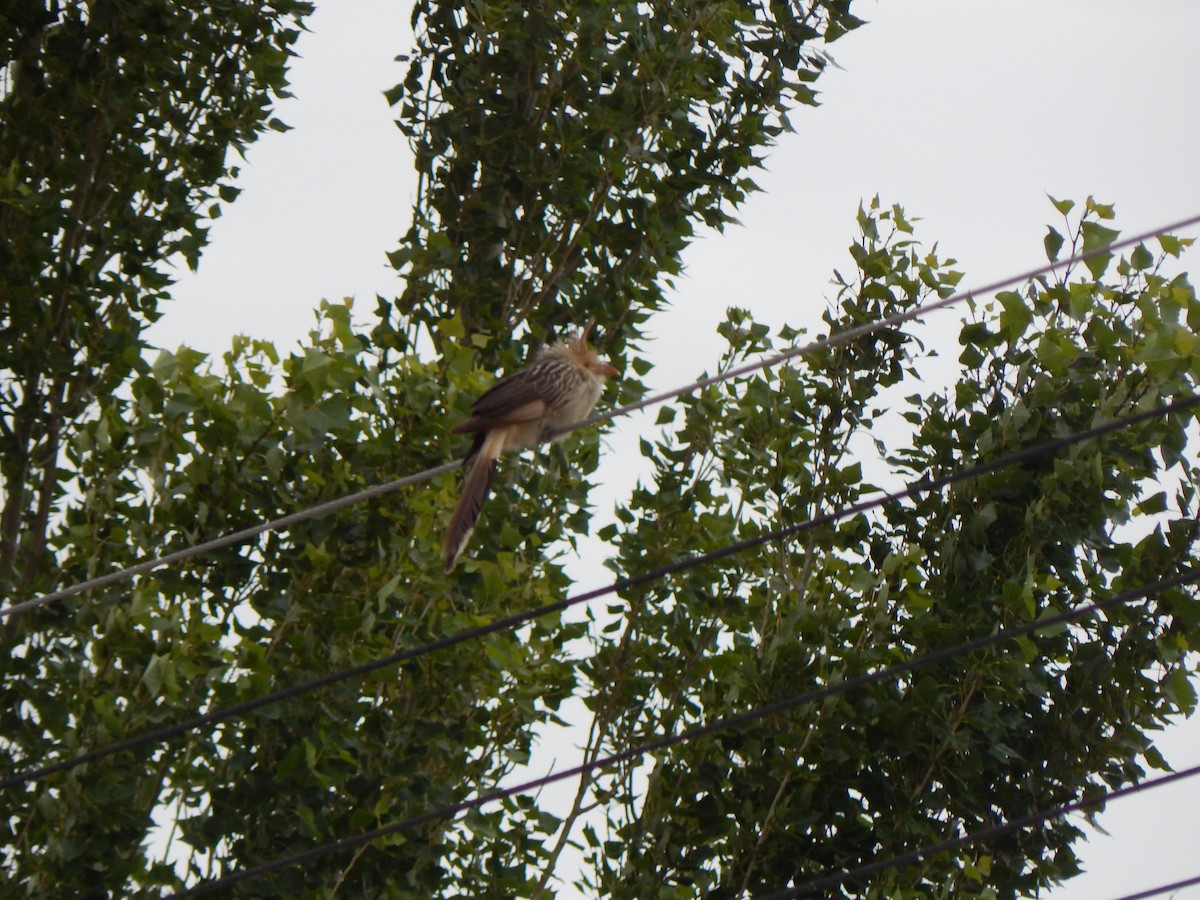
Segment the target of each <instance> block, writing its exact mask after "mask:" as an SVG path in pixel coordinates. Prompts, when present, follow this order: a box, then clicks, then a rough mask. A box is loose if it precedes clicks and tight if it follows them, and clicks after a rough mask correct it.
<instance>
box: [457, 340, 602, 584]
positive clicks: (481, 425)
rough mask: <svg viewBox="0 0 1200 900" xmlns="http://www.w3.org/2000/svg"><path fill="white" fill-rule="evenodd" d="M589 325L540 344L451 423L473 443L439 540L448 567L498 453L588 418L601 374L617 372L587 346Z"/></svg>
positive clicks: (551, 437) (471, 523)
mask: <svg viewBox="0 0 1200 900" xmlns="http://www.w3.org/2000/svg"><path fill="white" fill-rule="evenodd" d="M591 328H592V323H591V322H589V323H588V324H587V325H585V326H584V327H583V328H581V329H579V330H578V331H577V332H575V334H574V335H572V336H571V337H569V338H568V339H567V340H564V341H560V342H559V343H555V344H550V345H548V346H546V347H543V348H542V350H541V351H540V352H539V353H538V355H537V357H535V359H534V361H533V362H532V363H531V364H530V365H529V366H528V367H526V368H524V369H522V370H520V371H519V372H515V373H513V374H512V375H509V376H508V377H507V378H502V379H501V380H500V381H498V382H496V383H495V384H494V385H492V386H491V387H490V388H489V389H488V390H487V391H485V392H484V393H483V394H481V395H480V396H479V398H478V399H477V400H476V401H475V402H474V403H473V404H472V405H471V417H470V418H469V419H467V420H466V421H465V422H460V423H459V424H457V425H455V426H454V427H453V428H451V429H450V431H451V433H452V434H471V435H474V437H475V443H474V444H473V445H472V447H471V452H470V453H468V454H467V457H466V459H464V460H463V466H464V468H468V472H467V477H466V478H465V479H464V480H463V486H462V494H461V496H460V497H459V500H458V505H457V506H455V508H454V513H453V514H452V515H451V516H450V526H449V528H447V530H446V540H445V542H444V544H443V546H442V558H443V560H444V562H445V564H446V572H447V573H449V572H451V571H452V570H453V569H454V566H455V564H456V563H457V562H458V558H459V556H461V555H462V552H463V550H464V548H465V547H466V546H467V541H468V540H469V539H470V537H471V532H472V531H474V530H475V523H476V521H478V519H479V513H480V511H481V510H482V509H483V501H484V500H485V499H486V498H487V492H488V486H489V485H490V484H491V480H492V474H493V472H495V470H496V462H497V460H498V459H499V458H500V454H502V453H506V452H508V451H512V450H525V449H527V448H530V447H535V446H537V445H538V444H541V443H544V442H546V441H558V440H561V439H562V438H564V437H566V434H567V433H566V432H562V431H560V429H562V428H563V427H564V426H566V425H572V424H574V423H576V422H579V421H581V420H582V419H584V418H586V417H587V416H588V414H589V413H591V411H592V409H593V407H595V405H596V401H598V400H599V399H600V394H601V393H602V392H603V390H604V379H605V378H608V377H612V376H615V375H616V374H617V370H616V369H615V368H614V367H613V366H611V365H609V364H608V363H607V362H605V361H604V360H602V359H601V358H600V357H599V356H597V355H596V352H595V351H594V350H593V349H592V348H591V347H590V346H588V342H587V338H588V333H589V332H590V331H591Z"/></svg>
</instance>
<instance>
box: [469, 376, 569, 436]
mask: <svg viewBox="0 0 1200 900" xmlns="http://www.w3.org/2000/svg"><path fill="white" fill-rule="evenodd" d="M546 405H547V404H546V400H545V398H544V397H543V396H542V392H541V391H539V390H538V384H537V383H536V382H535V381H534V380H533V379H531V378H529V377H528V376H527V374H526V373H525V372H517V373H516V374H515V375H510V376H509V377H508V378H505V379H502V380H501V381H498V382H496V383H495V384H494V385H492V386H491V387H490V388H488V390H487V391H485V392H484V393H483V394H482V395H480V397H479V399H478V400H476V401H475V402H474V403H473V404H472V405H471V412H472V413H473V414H474V415H472V416H471V418H469V419H467V420H466V421H465V422H460V423H459V424H458V425H455V426H454V427H453V428H452V429H450V430H451V431H452V432H453V433H454V434H470V433H472V432H476V431H487V430H488V429H489V428H496V427H498V426H502V425H517V424H520V423H522V422H536V421H537V420H538V419H540V418H541V417H542V416H543V415H545V413H546Z"/></svg>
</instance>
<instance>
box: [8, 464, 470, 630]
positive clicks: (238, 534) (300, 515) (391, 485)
mask: <svg viewBox="0 0 1200 900" xmlns="http://www.w3.org/2000/svg"><path fill="white" fill-rule="evenodd" d="M459 465H461V461H460V460H456V461H455V462H449V463H444V464H443V465H440V466H435V467H434V468H432V469H426V470H425V471H423V472H417V473H416V474H414V475H408V476H406V477H404V478H397V479H396V480H395V481H388V482H385V483H384V484H377V485H375V486H374V487H369V488H366V489H365V490H361V491H358V492H356V493H353V494H347V495H346V496H344V497H338V498H337V499H336V500H327V501H326V502H324V503H318V504H317V505H316V506H310V507H308V508H306V509H302V510H300V511H298V512H294V513H289V514H288V515H286V516H280V517H279V518H277V519H269V520H268V521H266V522H260V523H259V524H258V525H252V526H250V527H249V528H243V529H242V530H241V531H234V532H231V533H229V534H226V535H222V536H221V537H217V538H213V539H212V540H211V541H205V542H203V543H201V544H194V545H192V546H190V547H184V548H183V549H182V550H176V551H175V552H174V553H168V554H166V555H165V556H156V557H154V558H152V559H147V560H144V561H142V562H140V563H137V564H136V565H132V566H130V567H129V568H127V569H120V570H118V571H116V572H109V573H108V574H106V575H98V576H97V577H95V578H89V579H88V580H87V581H81V582H79V584H74V585H71V586H70V587H65V588H62V589H60V590H57V591H52V592H51V593H49V594H43V595H42V596H40V597H34V598H33V599H32V600H25V601H23V602H21V603H14V604H13V605H12V606H6V607H4V608H3V609H0V618H4V617H5V616H11V615H15V614H17V613H22V612H26V611H28V610H31V609H34V608H36V607H38V606H45V605H46V604H47V603H53V602H55V601H56V600H65V599H67V598H68V597H74V596H75V595H76V594H82V593H83V592H84V591H90V590H94V589H95V588H101V587H108V585H110V584H116V583H117V582H120V581H128V580H129V579H130V578H133V577H134V576H137V575H143V574H145V573H146V572H150V571H152V570H154V569H158V568H161V567H162V566H168V565H171V564H173V563H178V562H183V561H184V560H187V559H191V558H193V557H195V556H202V555H203V554H206V553H212V552H213V551H215V550H224V549H225V548H226V547H232V546H233V545H235V544H242V543H245V542H246V541H248V540H250V539H251V538H254V537H258V536H259V535H260V534H263V533H264V532H267V531H279V530H281V529H284V528H287V527H288V526H290V525H297V524H299V523H300V522H304V521H306V520H308V519H313V518H316V517H317V516H323V515H327V514H328V513H331V512H336V511H337V510H339V509H344V508H345V507H347V506H352V505H354V504H356V503H362V502H363V501H365V500H372V499H374V498H375V497H382V496H383V495H384V494H390V493H391V492H392V491H395V490H397V489H399V488H402V487H406V486H408V485H412V484H420V483H421V482H424V481H428V480H429V479H431V478H433V477H435V476H437V475H441V474H443V473H445V472H452V471H454V470H455V469H457V468H458V467H459Z"/></svg>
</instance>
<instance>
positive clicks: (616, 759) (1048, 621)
mask: <svg viewBox="0 0 1200 900" xmlns="http://www.w3.org/2000/svg"><path fill="white" fill-rule="evenodd" d="M1197 581H1200V569H1189V570H1187V571H1185V572H1183V573H1180V574H1178V575H1175V576H1173V577H1171V578H1164V579H1162V580H1160V581H1156V582H1154V583H1153V584H1151V585H1147V586H1145V587H1140V588H1134V589H1132V590H1128V591H1124V592H1122V593H1119V594H1115V595H1113V596H1111V597H1108V598H1107V599H1105V600H1100V601H1097V602H1096V603H1092V604H1088V605H1086V606H1080V607H1076V608H1075V609H1073V610H1068V611H1067V612H1062V613H1057V614H1055V615H1052V616H1045V617H1043V618H1041V619H1038V620H1036V621H1033V622H1028V623H1026V624H1024V625H1019V626H1014V627H1012V628H1006V629H1002V630H1000V631H994V632H992V633H991V634H988V635H984V636H983V637H979V638H975V639H974V640H971V641H967V642H964V643H961V644H956V645H954V646H952V647H946V648H944V649H942V650H937V651H934V652H933V653H929V654H926V655H925V656H920V657H915V658H913V659H910V660H907V661H906V662H902V663H897V664H895V665H892V666H886V667H884V668H882V669H876V670H875V671H873V672H867V673H864V674H862V675H856V676H854V677H853V678H848V679H846V680H845V681H840V682H835V683H833V684H828V685H825V686H824V687H821V688H818V689H816V690H812V691H807V692H805V693H803V694H795V695H793V696H790V697H785V698H783V699H781V700H776V701H775V702H774V703H768V704H765V705H763V706H759V707H756V708H754V709H750V710H747V711H746V712H743V713H738V714H736V715H732V716H728V717H726V718H724V719H717V720H716V721H714V722H710V723H709V724H707V725H702V726H699V727H697V728H693V729H690V730H688V731H683V732H680V733H679V734H675V735H667V736H665V737H661V738H658V739H656V740H653V741H648V742H646V743H644V744H639V745H638V746H636V747H631V748H628V749H625V750H622V751H620V752H618V753H613V754H611V755H609V756H603V757H600V758H598V759H595V760H593V761H591V762H588V763H583V764H581V765H578V766H574V767H572V768H570V769H565V770H563V771H561V772H554V773H551V774H549V775H545V776H542V777H540V778H534V779H531V780H529V781H525V782H522V783H520V784H516V785H513V786H512V787H507V788H500V789H497V790H494V791H491V792H489V793H486V794H480V795H478V796H476V797H474V798H472V799H470V800H463V801H461V802H459V803H456V804H453V805H451V806H444V807H440V808H438V809H434V810H430V811H429V812H425V813H421V814H420V815H416V816H409V817H407V818H404V819H400V820H399V821H396V822H393V823H391V824H389V825H384V826H382V827H380V828H375V829H373V830H371V831H368V832H364V833H362V834H357V835H352V836H350V837H345V838H341V839H340V840H337V841H331V842H329V843H326V844H320V845H318V846H316V847H313V848H311V849H309V850H305V851H302V852H300V853H295V854H292V855H290V856H285V857H281V858H279V859H275V860H272V861H271V862H267V863H263V864H261V865H258V866H253V867H250V868H246V869H238V870H236V871H233V872H230V873H229V874H228V875H225V876H223V877H221V878H217V879H214V880H212V881H206V882H202V883H200V884H197V885H194V886H193V887H191V888H188V889H187V890H184V891H181V892H179V893H175V894H171V895H170V897H169V898H168V900H176V898H182V897H196V896H200V895H201V894H206V893H209V892H210V891H214V890H218V889H220V888H225V887H229V886H231V885H234V884H237V883H239V882H242V881H246V880H248V879H251V878H257V877H259V876H261V875H266V874H268V873H270V872H274V871H277V870H279V869H285V868H289V867H291V866H296V865H300V864H302V863H307V862H312V861H313V860H316V859H320V858H322V857H324V856H327V855H329V854H330V853H336V852H338V851H340V850H346V849H349V848H351V847H357V846H360V845H362V844H366V843H369V842H371V841H374V840H377V839H379V838H382V837H387V836H389V835H393V834H397V833H399V832H402V831H408V830H411V829H413V828H417V827H419V826H421V825H424V824H426V823H429V822H435V821H439V820H442V819H448V818H451V817H453V816H456V815H458V814H460V813H463V812H466V811H468V810H472V809H478V808H480V807H482V806H485V805H487V804H489V803H494V802H496V801H498V800H503V799H505V798H506V797H511V796H514V795H516V794H522V793H525V792H527V791H532V790H537V789H540V788H543V787H545V786H546V785H548V784H553V783H555V782H558V781H564V780H567V779H571V778H577V777H579V776H582V775H587V774H590V773H591V772H593V771H595V770H597V769H603V768H608V767H610V766H613V765H616V764H618V763H623V762H630V761H632V760H635V759H640V758H641V757H643V756H646V755H648V754H651V753H657V752H659V751H662V750H666V749H669V748H671V747H674V746H677V745H679V744H683V743H686V742H689V741H694V740H697V739H698V738H702V737H707V736H709V735H712V734H716V733H717V732H721V731H727V730H729V729H731V728H736V727H738V726H741V725H746V724H749V723H751V722H756V721H759V720H761V719H765V718H767V717H769V716H775V715H779V714H780V713H784V712H787V711H789V710H793V709H795V708H797V707H799V706H804V705H806V704H810V703H817V702H820V701H822V700H826V699H828V698H830V697H834V696H838V695H840V694H844V693H847V692H848V691H851V690H854V689H856V688H860V687H865V686H867V685H870V684H876V683H878V682H881V681H888V680H891V679H893V678H896V677H897V676H900V675H906V674H908V673H909V672H913V671H916V670H917V669H921V668H924V667H925V666H929V665H933V664H935V663H940V662H945V661H947V660H950V659H954V658H956V657H959V656H963V655H966V654H969V653H975V652H978V651H980V650H984V649H986V648H989V647H994V646H996V645H997V644H1000V643H1002V642H1004V641H1007V640H1010V639H1012V638H1018V637H1027V636H1029V635H1032V634H1034V633H1036V632H1038V631H1045V630H1047V629H1053V628H1057V627H1059V626H1061V625H1066V624H1070V623H1072V622H1076V621H1078V620H1080V619H1083V618H1086V617H1088V616H1091V615H1093V614H1094V613H1097V612H1101V611H1103V610H1107V609H1111V608H1112V607H1115V606H1120V605H1123V604H1126V603H1131V602H1133V601H1135V600H1142V599H1146V598H1149V597H1150V596H1153V595H1155V594H1158V593H1161V592H1162V591H1165V590H1169V589H1171V588H1177V587H1182V586H1183V585H1187V584H1194V583H1195V582H1197ZM1196 769H1200V766H1198V767H1196ZM1195 772H1196V770H1193V769H1189V770H1186V772H1179V773H1175V774H1174V775H1170V776H1165V777H1164V778H1163V779H1157V780H1156V782H1155V783H1156V784H1157V783H1164V784H1165V783H1166V782H1167V781H1168V780H1179V779H1180V778H1183V777H1187V776H1188V775H1190V774H1195ZM1149 786H1152V785H1151V783H1150V782H1143V783H1142V784H1141V785H1133V786H1131V787H1128V788H1122V789H1121V790H1119V791H1113V792H1112V794H1111V795H1110V796H1123V795H1124V794H1128V793H1134V792H1136V791H1137V790H1143V789H1145V788H1146V787H1149ZM1083 802H1084V801H1079V802H1078V803H1079V804H1082V803H1083ZM1088 802H1092V801H1088ZM1069 806H1073V805H1071V804H1069ZM1078 808H1082V806H1079V807H1078ZM1067 811H1070V810H1069V809H1068V810H1067ZM1008 824H1011V823H1005V825H1006V826H1007V825H1008ZM997 827H1002V826H997ZM1014 827H1021V826H1014ZM918 852H933V851H932V850H927V851H918ZM832 877H834V878H838V877H842V876H832ZM847 877H848V876H847ZM814 884H815V882H814Z"/></svg>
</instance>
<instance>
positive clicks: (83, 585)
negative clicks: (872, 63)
mask: <svg viewBox="0 0 1200 900" xmlns="http://www.w3.org/2000/svg"><path fill="white" fill-rule="evenodd" d="M1198 223H1200V215H1195V216H1190V217H1189V218H1186V219H1181V220H1179V221H1178V222H1173V223H1171V224H1169V225H1165V226H1163V227H1161V228H1156V229H1153V230H1151V231H1144V232H1142V233H1141V234H1136V235H1133V236H1132V237H1128V238H1122V239H1121V240H1119V241H1114V242H1113V243H1111V244H1106V245H1104V246H1102V247H1096V248H1094V249H1092V250H1087V251H1084V252H1082V253H1077V254H1076V255H1074V256H1071V257H1068V258H1067V259H1062V260H1058V261H1057V262H1052V263H1049V264H1047V265H1044V266H1039V267H1038V268H1036V269H1030V270H1029V271H1027V272H1023V273H1022V274H1020V275H1014V276H1010V277H1008V278H1003V279H1000V280H999V281H993V282H991V283H990V284H986V285H984V286H983V287H981V288H976V289H975V290H973V291H964V292H961V293H957V294H953V295H951V296H949V297H945V298H942V299H940V300H936V301H933V302H931V303H926V304H924V305H922V306H921V307H919V308H916V309H911V310H909V311H908V312H904V313H897V314H895V315H892V316H888V317H886V318H883V319H876V320H874V321H871V322H866V323H864V324H862V325H856V326H854V327H852V328H847V329H846V330H844V331H841V332H838V333H837V334H832V335H830V336H829V337H826V338H820V339H818V340H815V341H811V342H809V343H807V344H804V345H801V346H799V347H793V348H792V349H790V350H787V351H784V352H782V353H778V354H775V355H774V356H768V357H764V358H763V359H760V360H757V361H755V362H753V363H746V364H745V365H742V366H738V367H737V368H733V369H730V370H728V371H726V372H722V373H720V374H718V375H713V376H711V377H709V378H701V379H699V380H698V381H695V382H690V383H688V384H686V385H684V386H682V387H678V388H675V389H673V390H669V391H663V392H662V393H660V394H653V395H651V396H649V397H644V398H642V399H641V400H638V401H636V402H634V403H628V404H626V405H624V406H618V407H615V408H614V409H610V410H607V411H605V412H602V413H597V414H596V415H593V416H590V417H589V418H586V419H583V420H581V421H579V422H576V423H574V424H572V425H565V426H563V427H562V428H560V429H557V430H554V431H552V432H550V433H549V435H548V437H550V438H554V437H558V436H560V435H563V434H566V433H568V432H571V431H575V430H577V429H580V428H585V427H588V426H591V425H595V424H597V423H600V422H607V421H610V420H612V419H615V418H617V417H618V416H625V415H628V414H630V413H632V412H636V411H637V410H640V409H645V408H646V407H648V406H653V405H656V404H658V403H663V402H665V401H667V400H671V399H674V398H676V397H680V396H683V395H684V394H688V393H692V392H693V391H698V390H702V389H703V388H706V387H711V386H712V385H714V384H720V383H721V382H724V381H729V380H730V379H732V378H738V377H740V376H742V375H748V374H750V373H751V372H756V371H758V370H760V369H766V368H769V367H771V366H775V365H778V364H779V363H782V362H786V361H788V360H790V359H794V358H795V357H797V356H801V355H804V354H809V353H815V352H818V351H820V350H825V349H827V348H830V347H838V346H841V345H842V344H847V343H850V342H851V341H855V340H858V339H859V338H862V337H866V336H867V335H870V334H874V333H875V332H877V331H881V330H884V329H887V328H895V327H896V326H898V325H903V324H904V323H906V322H911V321H914V320H916V319H919V318H921V317H922V316H924V315H927V314H928V313H931V312H937V311H939V310H943V309H947V308H949V307H950V306H954V305H956V304H958V303H963V302H965V301H967V300H970V299H972V298H974V297H976V296H978V295H983V294H991V293H994V292H995V291H998V290H1001V289H1002V288H1006V287H1011V286H1012V285H1014V284H1019V283H1021V282H1023V281H1028V280H1030V279H1032V278H1036V277H1038V276H1040V275H1046V274H1048V273H1050V272H1053V271H1055V270H1056V269H1061V268H1065V267H1068V266H1072V265H1075V264H1077V263H1080V262H1084V261H1086V260H1088V259H1091V258H1093V257H1095V256H1100V255H1101V254H1104V253H1111V252H1113V251H1115V250H1121V249H1123V248H1125V247H1129V246H1132V245H1134V244H1139V243H1141V242H1142V241H1147V240H1150V239H1151V238H1154V237H1157V236H1158V235H1162V234H1167V233H1169V232H1172V231H1178V230H1180V229H1182V228H1187V227H1188V226H1190V225H1195V224H1198ZM458 465H459V463H458V462H452V463H446V464H444V465H441V466H437V467H435V468H432V469H426V470H425V471H423V472H417V473H415V474H413V475H409V476H407V477H405V478H399V479H397V480H395V481H389V482H387V483H385V484H381V485H376V486H375V487H372V488H368V489H366V490H363V491H359V492H357V493H354V494H348V495H346V496H345V497H342V498H339V499H337V500H330V501H328V502H326V503H320V504H317V505H316V506H312V507H309V508H307V509H303V510H299V511H297V512H294V513H291V514H289V515H286V516H282V517H280V518H278V519H271V520H270V521H267V522H263V523H262V524H260V525H255V526H253V527H251V528H246V529H243V530H242V531H236V532H233V533H232V534H227V535H224V536H223V537H218V538H214V539H213V540H211V541H205V542H204V543H201V544H196V545H195V546H192V547H186V548H184V549H182V550H178V551H176V552H174V553H168V554H166V555H165V556H160V557H153V558H151V559H147V560H144V561H142V562H140V563H137V564H136V565H133V566H130V567H128V568H126V569H120V570H118V571H116V572H109V573H108V574H106V575H101V576H98V577H96V578H91V579H88V580H87V581H83V582H80V583H78V584H75V585H72V586H70V587H66V588H61V589H59V590H57V591H53V592H51V593H49V594H44V595H42V596H40V597H34V598H33V599H31V600H25V601H23V602H21V603H16V604H13V605H11V606H8V607H3V608H0V619H3V618H5V617H7V616H11V615H15V614H16V613H20V612H26V611H28V610H30V609H35V608H36V607H39V606H44V605H46V604H47V603H53V602H55V601H58V600H65V599H67V598H68V597H74V596H76V595H78V594H82V593H83V592H85V591H89V590H93V589H95V588H99V587H107V586H108V585H110V584H115V583H117V582H121V581H127V580H129V579H130V578H133V577H134V576H136V575H141V574H144V573H146V572H150V571H152V570H154V569H157V568H159V567H161V566H165V565H170V564H172V563H177V562H183V561H184V560H187V559H191V558H193V557H196V556H200V555H202V554H204V553H211V552H212V551H214V550H221V549H224V548H225V547H230V546H233V545H235V544H240V543H243V542H244V541H247V540H249V539H250V538H253V537H257V536H258V535H260V534H262V533H263V532H266V531H275V530H278V529H280V528H286V527H287V526H289V525H294V524H297V523H299V522H303V521H305V520H307V519H312V518H315V517H317V516H322V515H325V514H327V513H330V512H334V511H335V510H338V509H342V508H343V507H346V506H350V505H353V504H356V503H361V502H362V501H364V500H369V499H372V498H374V497H380V496H383V495H384V494H388V493H391V492H392V491H394V490H396V489H398V488H401V487H405V486H407V485H413V484H421V483H423V482H425V481H428V480H429V479H431V478H433V477H435V476H437V475H441V474H443V473H444V472H449V471H451V470H453V469H455V468H456V467H457V466H458Z"/></svg>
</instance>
